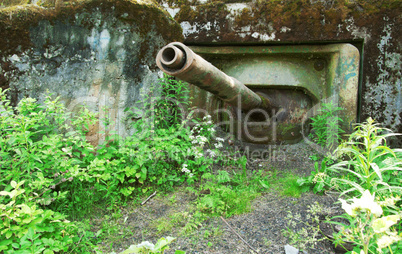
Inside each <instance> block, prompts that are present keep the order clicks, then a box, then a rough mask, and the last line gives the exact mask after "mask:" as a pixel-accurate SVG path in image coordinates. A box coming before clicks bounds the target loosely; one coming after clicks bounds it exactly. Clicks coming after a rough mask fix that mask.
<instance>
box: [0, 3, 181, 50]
mask: <svg viewBox="0 0 402 254" xmlns="http://www.w3.org/2000/svg"><path fill="white" fill-rule="evenodd" d="M93 8H100V9H101V10H102V11H104V12H110V11H111V8H113V9H114V10H113V11H114V13H115V15H116V16H117V17H118V18H119V19H121V20H122V21H124V22H128V23H133V24H137V25H138V27H139V28H140V31H139V32H140V33H141V34H146V33H147V32H148V31H150V30H151V26H152V25H153V23H156V24H157V26H155V29H156V30H157V32H158V33H159V34H161V35H162V37H163V38H166V40H171V39H173V38H174V39H175V40H180V38H183V37H182V34H181V28H180V26H179V25H178V24H177V23H176V22H175V21H174V20H172V19H171V18H170V16H169V15H168V14H167V13H166V12H165V11H164V10H162V9H161V8H160V7H159V5H158V4H157V3H156V2H154V1H153V0H72V1H64V2H63V5H62V6H61V7H60V9H57V8H54V7H53V6H50V7H49V8H44V7H42V6H37V5H24V6H11V7H7V8H2V9H0V34H1V35H2V36H1V37H0V53H2V54H11V53H16V52H17V51H22V50H26V49H28V48H30V47H31V46H32V44H31V40H30V38H29V30H30V28H31V27H32V26H35V25H36V24H37V23H38V22H39V21H40V20H49V21H51V22H52V21H54V20H56V19H58V20H65V21H67V20H69V19H74V16H75V14H76V13H79V12H89V13H90V12H91V9H93ZM152 21H154V22H152ZM84 25H86V26H88V27H89V28H90V27H91V26H92V25H93V24H91V22H88V23H87V24H84Z"/></svg>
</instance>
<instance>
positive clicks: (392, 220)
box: [372, 215, 401, 234]
mask: <svg viewBox="0 0 402 254" xmlns="http://www.w3.org/2000/svg"><path fill="white" fill-rule="evenodd" d="M400 218H401V216H399V215H388V216H384V217H381V218H379V219H376V220H374V221H373V224H372V227H373V230H374V232H376V233H377V234H380V233H384V232H386V231H388V229H389V228H390V227H391V226H392V225H395V224H396V223H397V222H398V220H399V219H400Z"/></svg>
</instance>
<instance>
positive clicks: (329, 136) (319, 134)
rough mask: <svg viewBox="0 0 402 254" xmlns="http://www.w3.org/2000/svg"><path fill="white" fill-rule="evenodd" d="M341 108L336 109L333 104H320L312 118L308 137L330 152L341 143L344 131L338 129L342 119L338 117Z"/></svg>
mask: <svg viewBox="0 0 402 254" xmlns="http://www.w3.org/2000/svg"><path fill="white" fill-rule="evenodd" d="M341 110H343V108H341V107H336V106H335V104H334V103H333V102H329V103H322V107H321V109H319V110H318V112H319V114H318V115H316V116H315V117H312V118H311V120H312V123H311V126H312V133H310V137H311V138H312V139H313V140H314V141H315V142H317V144H318V145H320V146H322V147H324V148H326V149H328V150H330V151H332V150H333V149H335V148H336V147H337V146H338V144H339V142H340V141H341V134H342V133H344V132H345V131H343V130H342V128H341V127H340V123H341V122H342V119H341V118H340V117H339V116H338V113H339V111H341Z"/></svg>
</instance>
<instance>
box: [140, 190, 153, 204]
mask: <svg viewBox="0 0 402 254" xmlns="http://www.w3.org/2000/svg"><path fill="white" fill-rule="evenodd" d="M155 195H156V191H155V192H154V193H152V194H151V196H149V197H148V198H147V199H145V201H143V202H142V203H141V205H144V204H145V203H146V202H148V200H150V199H151V198H153V197H154V196H155Z"/></svg>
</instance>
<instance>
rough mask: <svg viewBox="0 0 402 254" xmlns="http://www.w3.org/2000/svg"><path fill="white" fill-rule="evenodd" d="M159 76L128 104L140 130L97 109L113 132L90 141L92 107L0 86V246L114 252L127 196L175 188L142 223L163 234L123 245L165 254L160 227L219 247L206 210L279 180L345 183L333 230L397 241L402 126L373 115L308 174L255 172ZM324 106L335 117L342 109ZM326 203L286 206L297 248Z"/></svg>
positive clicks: (381, 248)
mask: <svg viewBox="0 0 402 254" xmlns="http://www.w3.org/2000/svg"><path fill="white" fill-rule="evenodd" d="M160 85H161V86H162V87H163V91H162V93H160V94H159V95H158V96H155V94H158V93H157V92H156V91H149V94H150V95H151V94H152V97H151V96H148V97H146V99H145V100H144V101H143V107H142V108H141V110H139V109H134V110H133V111H132V112H130V111H129V110H127V114H128V115H129V117H128V119H127V122H129V121H132V126H133V129H134V130H135V132H134V133H133V135H131V136H129V137H126V138H122V137H121V136H119V135H117V134H115V133H113V131H112V130H111V126H112V123H111V122H110V120H109V119H100V122H101V124H103V125H104V129H105V134H106V135H105V136H106V140H105V142H103V143H102V144H100V145H98V146H97V147H94V146H92V145H91V144H90V143H89V142H87V140H86V134H87V133H88V131H89V127H90V126H92V125H93V124H95V123H96V122H97V121H98V120H97V116H96V115H95V114H93V113H91V112H89V111H88V110H86V109H85V108H82V110H81V111H80V112H78V113H76V114H75V115H74V116H73V115H72V114H71V113H68V112H66V110H65V108H64V106H63V105H62V104H61V103H60V102H59V100H58V99H57V98H56V99H52V98H51V95H49V96H47V97H46V98H45V100H44V102H43V103H42V104H39V103H38V102H37V101H36V100H34V99H32V98H25V99H22V100H21V101H20V102H19V104H18V105H17V106H16V107H15V108H14V107H11V105H10V101H9V100H8V99H7V96H6V92H5V91H0V158H1V160H0V175H1V178H0V218H1V220H0V232H1V236H0V252H2V253H6V254H7V253H94V252H96V253H101V249H100V248H101V247H100V246H102V250H103V251H104V248H105V246H104V245H105V244H107V245H109V246H110V249H111V250H113V249H114V248H113V244H119V243H123V241H122V240H123V239H125V238H128V237H130V236H132V235H133V232H131V231H130V229H129V228H125V227H124V223H125V222H126V220H127V218H128V217H127V216H126V215H123V214H122V210H124V209H123V206H125V205H129V204H130V205H132V206H133V207H135V206H137V205H138V203H139V202H138V200H143V198H144V197H147V196H149V195H150V194H151V193H153V192H155V191H157V192H158V194H157V195H169V194H168V193H169V192H170V191H172V190H174V189H175V188H176V187H179V186H180V187H181V190H182V191H184V192H185V195H187V196H188V197H191V199H190V200H191V202H190V204H188V206H186V209H185V210H180V211H178V210H177V209H172V210H171V211H169V212H167V213H166V215H165V216H162V217H160V218H158V219H156V220H154V221H152V222H150V223H149V225H148V228H144V229H143V233H144V234H145V235H146V231H147V230H154V231H157V235H158V237H159V238H160V239H159V241H157V242H156V244H152V243H150V242H148V241H143V242H142V243H140V244H133V245H131V246H130V247H128V249H126V250H125V251H123V252H122V253H163V252H164V251H165V250H166V249H167V248H168V247H169V244H171V242H172V241H173V240H174V238H172V237H166V238H165V237H164V235H166V234H168V233H169V234H170V233H172V232H174V233H175V234H177V236H190V235H192V234H193V233H194V231H196V230H198V229H200V230H202V232H203V233H202V234H201V236H199V237H202V238H205V239H208V244H207V246H208V247H207V248H213V247H214V241H213V239H210V238H213V237H215V236H219V235H220V234H222V230H221V229H219V227H217V228H203V227H204V225H205V224H206V221H207V220H208V219H211V218H213V217H217V216H222V217H231V216H233V215H239V214H243V213H247V212H249V211H251V209H252V201H253V200H254V199H255V198H257V197H259V196H261V195H263V194H264V193H266V192H268V191H272V190H273V191H274V192H275V193H278V194H281V195H283V196H291V197H300V196H301V195H302V193H303V192H306V191H309V190H312V191H313V192H314V193H324V192H326V191H332V192H338V193H339V194H340V196H342V198H344V199H345V200H343V199H341V200H340V202H341V204H342V207H343V208H344V210H345V214H343V215H341V216H338V217H335V218H331V217H327V218H325V220H326V221H328V222H329V223H332V224H334V223H336V224H338V226H340V228H341V230H340V231H339V232H336V233H335V234H334V239H335V243H336V244H338V245H343V244H344V243H345V242H352V243H354V244H355V246H356V247H355V249H354V251H355V252H356V253H360V252H361V253H364V254H367V253H381V252H382V253H399V252H400V251H401V250H402V244H401V243H400V242H401V241H400V240H401V239H402V235H401V233H400V232H401V229H402V224H401V196H402V181H401V179H402V172H401V171H402V168H401V165H402V150H401V149H391V148H390V147H388V146H387V143H386V141H387V138H388V137H391V136H395V135H397V134H393V133H392V132H391V131H390V130H387V129H384V128H381V127H379V126H378V124H375V123H374V121H373V120H372V119H368V120H367V122H365V123H363V124H359V125H357V127H356V129H355V132H353V133H352V134H351V135H350V137H349V139H348V140H347V141H345V142H343V143H342V144H341V145H340V146H338V147H337V148H336V149H334V151H333V152H332V153H328V154H327V157H324V158H323V159H322V160H321V161H320V156H314V160H315V161H316V162H315V167H314V170H313V171H312V173H311V175H310V176H308V177H304V178H300V177H298V176H297V175H296V174H294V173H291V172H283V170H281V169H278V170H276V169H272V170H267V169H264V168H260V170H259V171H252V172H250V171H248V170H247V164H248V162H247V158H246V157H244V156H243V157H240V158H239V156H238V155H237V154H234V153H230V152H229V153H227V151H223V149H224V148H223V144H224V142H225V141H224V140H223V139H221V138H216V137H214V133H215V128H214V125H213V124H212V121H211V119H210V116H205V117H204V118H203V119H202V120H196V119H192V117H191V115H186V112H187V108H188V107H189V105H188V101H189V98H188V96H189V93H188V91H187V89H186V85H185V84H184V83H182V82H179V81H176V80H173V79H170V78H168V77H165V78H164V79H162V80H161V84H160ZM327 109H328V110H327V111H328V112H332V113H331V114H332V115H333V113H334V112H336V111H337V110H339V109H336V108H335V109H334V108H333V107H332V106H330V105H328V107H327ZM105 110H107V109H105ZM323 112H324V111H323ZM106 115H107V114H106ZM132 119H136V120H132ZM320 121H321V122H320ZM323 121H324V118H320V117H317V118H316V121H315V122H314V124H313V129H314V128H316V129H315V131H314V133H316V134H317V133H321V131H322V133H324V132H328V129H326V130H324V129H325V128H323V126H324V124H323ZM338 122H339V121H338ZM325 126H327V125H326V124H325ZM331 128H332V127H331ZM334 129H335V130H338V132H337V133H338V134H339V133H340V132H339V129H338V128H337V127H334ZM324 136H326V138H328V137H329V138H330V139H332V140H333V142H330V143H331V144H334V145H335V143H337V142H338V141H339V136H337V135H332V136H331V135H329V136H328V135H327V134H325V135H324V134H322V135H321V134H320V135H319V136H317V137H324ZM322 142H323V141H322ZM326 142H327V143H328V140H327V141H326ZM327 148H329V147H327ZM226 149H227V150H230V149H228V148H226ZM224 152H226V153H224ZM176 194H178V193H177V192H176ZM176 194H172V195H170V197H169V198H166V199H165V200H163V202H164V203H166V204H168V205H169V206H170V207H173V208H174V207H175V206H177V205H178V203H179V202H180V201H179V199H178V197H177V196H176ZM295 202H296V201H295ZM323 209H324V208H323V207H321V206H320V205H319V204H314V205H311V206H310V207H309V210H308V213H309V214H311V216H310V217H307V216H306V217H305V218H302V216H301V215H300V214H289V215H288V217H287V222H288V223H287V230H284V231H283V234H284V235H285V236H287V237H288V238H289V239H290V241H291V243H292V244H295V245H297V246H298V247H299V248H301V249H307V248H308V247H309V246H314V245H315V244H316V243H317V242H319V241H322V240H323V239H324V238H322V237H320V234H319V233H320V228H319V225H320V222H322V220H323V219H322V218H319V215H320V214H322V213H323ZM95 215H97V216H98V217H97V218H98V219H99V220H100V221H101V222H100V223H99V224H98V225H97V227H96V228H91V223H90V219H89V218H91V217H96V216H95ZM340 218H341V219H342V220H343V221H342V222H340V221H339V220H337V219H340ZM121 221H124V223H120V222H121ZM345 222H347V223H345ZM295 223H296V224H297V223H299V224H302V225H303V227H302V228H301V229H300V227H299V229H297V227H295V225H296V224H295ZM192 241H194V243H192V244H194V245H196V244H197V241H198V240H197V239H192ZM101 242H102V244H103V245H101ZM130 244H131V243H130ZM130 244H128V245H130ZM265 244H266V245H269V244H270V242H269V239H266V243H265ZM176 253H184V252H182V251H176ZM349 253H353V252H349Z"/></svg>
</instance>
